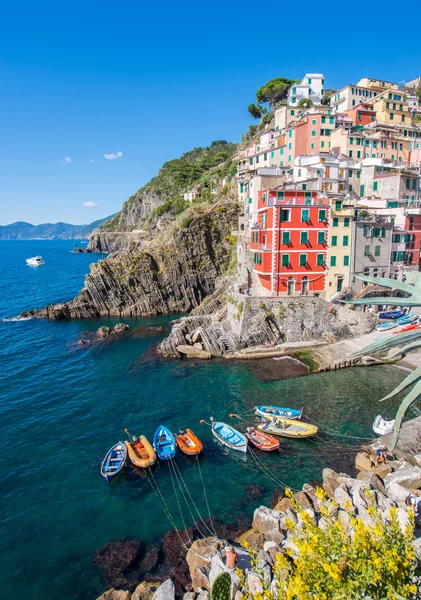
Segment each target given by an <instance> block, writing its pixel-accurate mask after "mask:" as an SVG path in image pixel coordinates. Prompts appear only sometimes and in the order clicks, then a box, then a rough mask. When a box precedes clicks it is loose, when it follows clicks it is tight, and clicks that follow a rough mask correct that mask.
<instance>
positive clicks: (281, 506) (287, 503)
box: [275, 497, 294, 513]
mask: <svg viewBox="0 0 421 600" xmlns="http://www.w3.org/2000/svg"><path fill="white" fill-rule="evenodd" d="M293 508H294V505H293V503H292V501H291V500H290V498H286V497H285V498H282V500H280V501H279V502H278V504H276V506H275V510H276V511H279V512H281V513H286V511H287V510H288V509H291V510H292V509H293Z"/></svg>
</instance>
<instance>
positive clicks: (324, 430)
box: [304, 415, 373, 441]
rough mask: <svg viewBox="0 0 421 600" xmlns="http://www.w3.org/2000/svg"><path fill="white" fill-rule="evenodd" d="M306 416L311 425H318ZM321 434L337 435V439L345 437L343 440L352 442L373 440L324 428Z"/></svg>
mask: <svg viewBox="0 0 421 600" xmlns="http://www.w3.org/2000/svg"><path fill="white" fill-rule="evenodd" d="M304 416H305V418H306V419H307V420H308V422H309V423H312V425H316V423H314V421H311V419H309V417H308V416H307V415H304ZM321 433H328V434H330V435H335V436H337V437H343V438H349V439H352V440H370V441H372V440H373V438H372V437H363V436H361V435H347V434H346V433H336V432H335V431H332V430H331V429H325V428H323V430H322V432H321Z"/></svg>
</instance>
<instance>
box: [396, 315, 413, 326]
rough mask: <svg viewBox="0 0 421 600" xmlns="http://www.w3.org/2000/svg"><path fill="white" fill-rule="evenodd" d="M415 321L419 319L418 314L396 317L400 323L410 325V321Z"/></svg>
mask: <svg viewBox="0 0 421 600" xmlns="http://www.w3.org/2000/svg"><path fill="white" fill-rule="evenodd" d="M415 321H418V315H404V316H403V317H399V319H396V323H397V324H398V325H409V324H410V323H415Z"/></svg>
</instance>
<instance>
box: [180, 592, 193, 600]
mask: <svg viewBox="0 0 421 600" xmlns="http://www.w3.org/2000/svg"><path fill="white" fill-rule="evenodd" d="M195 598H196V593H195V592H186V593H185V594H184V596H183V600H195Z"/></svg>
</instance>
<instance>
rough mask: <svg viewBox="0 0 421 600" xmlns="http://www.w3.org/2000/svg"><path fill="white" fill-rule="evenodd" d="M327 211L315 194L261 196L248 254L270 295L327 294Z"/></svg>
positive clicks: (285, 192) (272, 192)
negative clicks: (251, 257)
mask: <svg viewBox="0 0 421 600" xmlns="http://www.w3.org/2000/svg"><path fill="white" fill-rule="evenodd" d="M329 218H330V207H329V201H328V200H327V199H323V198H318V195H317V193H316V192H306V191H291V190H282V189H276V190H267V191H261V192H259V196H258V209H257V220H256V223H254V224H253V225H252V228H251V241H250V252H252V254H253V263H254V267H253V269H254V272H255V273H256V274H257V276H258V279H259V282H260V285H261V286H262V287H263V288H264V289H265V290H266V291H267V292H269V293H270V294H272V295H288V296H294V295H297V294H299V293H301V294H312V295H317V296H319V295H321V294H323V293H324V292H325V280H326V259H327V244H328V240H327V236H328V223H329Z"/></svg>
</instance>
